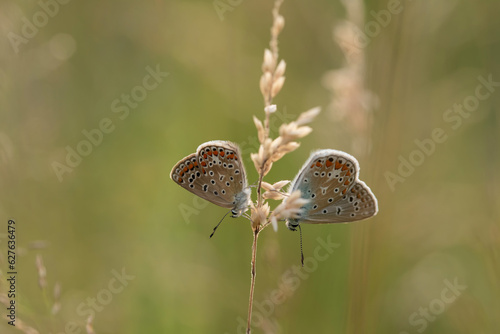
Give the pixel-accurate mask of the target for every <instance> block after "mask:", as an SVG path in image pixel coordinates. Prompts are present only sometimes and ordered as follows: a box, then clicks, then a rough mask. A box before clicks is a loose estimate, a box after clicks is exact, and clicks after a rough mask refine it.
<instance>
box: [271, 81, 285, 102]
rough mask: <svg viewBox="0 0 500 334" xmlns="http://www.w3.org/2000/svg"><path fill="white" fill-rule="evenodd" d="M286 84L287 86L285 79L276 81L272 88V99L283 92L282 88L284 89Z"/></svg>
mask: <svg viewBox="0 0 500 334" xmlns="http://www.w3.org/2000/svg"><path fill="white" fill-rule="evenodd" d="M284 84H285V77H279V78H276V79H275V80H274V82H273V86H272V88H271V97H272V98H273V97H275V96H276V95H278V93H279V92H280V91H281V88H283V85H284Z"/></svg>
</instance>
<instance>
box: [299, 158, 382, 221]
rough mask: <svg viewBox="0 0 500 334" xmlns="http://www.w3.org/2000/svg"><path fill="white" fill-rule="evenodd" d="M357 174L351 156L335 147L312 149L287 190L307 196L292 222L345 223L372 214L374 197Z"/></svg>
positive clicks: (356, 166)
mask: <svg viewBox="0 0 500 334" xmlns="http://www.w3.org/2000/svg"><path fill="white" fill-rule="evenodd" d="M358 174H359V165H358V162H357V160H356V159H355V158H354V157H353V156H351V155H349V154H347V153H344V152H341V151H336V150H320V151H317V152H314V153H313V154H312V155H311V157H310V158H309V159H308V160H307V162H306V163H305V165H304V166H303V167H302V169H301V170H300V172H299V174H298V175H297V176H296V177H295V180H294V181H293V182H292V184H291V189H290V192H292V191H295V190H300V191H301V193H302V197H303V198H307V199H310V202H309V203H308V204H307V205H305V206H304V207H303V209H302V216H301V219H299V220H298V221H297V222H296V223H299V222H300V223H312V224H328V223H347V222H353V221H357V220H361V219H365V218H368V217H371V216H374V215H375V214H376V213H377V210H378V207H377V199H376V198H375V196H374V195H373V193H372V192H371V190H370V188H368V186H367V185H366V184H365V183H364V182H363V181H360V180H358Z"/></svg>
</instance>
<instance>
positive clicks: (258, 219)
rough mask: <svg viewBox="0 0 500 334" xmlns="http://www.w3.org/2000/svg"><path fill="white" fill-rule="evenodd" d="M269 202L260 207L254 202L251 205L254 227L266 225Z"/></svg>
mask: <svg viewBox="0 0 500 334" xmlns="http://www.w3.org/2000/svg"><path fill="white" fill-rule="evenodd" d="M269 210H270V208H269V204H267V203H264V204H263V205H262V206H260V207H255V206H254V205H253V204H252V205H251V207H250V216H251V217H250V218H251V219H252V225H253V226H252V227H253V228H254V229H255V228H256V227H257V226H262V225H266V222H267V216H269Z"/></svg>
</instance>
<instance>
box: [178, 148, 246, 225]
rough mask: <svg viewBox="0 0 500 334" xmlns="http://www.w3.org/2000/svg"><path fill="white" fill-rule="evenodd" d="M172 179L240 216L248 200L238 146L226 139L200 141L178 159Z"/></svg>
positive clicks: (235, 215)
mask: <svg viewBox="0 0 500 334" xmlns="http://www.w3.org/2000/svg"><path fill="white" fill-rule="evenodd" d="M170 177H171V178H172V180H173V181H174V182H175V183H177V184H178V185H180V186H181V187H183V188H184V189H186V190H188V191H190V192H192V193H193V194H195V195H197V196H199V197H201V198H203V199H205V200H207V201H209V202H211V203H213V204H216V205H218V206H221V207H223V208H228V209H231V213H232V216H233V217H239V216H241V215H242V214H243V213H244V212H245V211H246V210H247V209H248V205H249V202H250V189H249V188H248V182H247V179H246V173H245V168H244V166H243V163H242V161H241V154H240V150H239V148H238V146H237V145H236V144H234V143H231V142H228V141H220V140H215V141H209V142H206V143H204V144H201V145H200V146H199V147H198V149H197V150H196V153H192V154H190V155H188V156H187V157H185V158H184V159H182V160H180V161H179V162H178V163H177V164H176V165H175V166H174V167H173V168H172V171H171V172H170Z"/></svg>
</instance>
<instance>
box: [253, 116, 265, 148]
mask: <svg viewBox="0 0 500 334" xmlns="http://www.w3.org/2000/svg"><path fill="white" fill-rule="evenodd" d="M253 122H254V124H255V127H256V128H257V135H258V137H259V142H260V143H261V144H262V143H263V142H264V140H265V139H266V130H264V126H263V125H262V122H261V121H260V120H259V119H258V118H257V117H255V116H253Z"/></svg>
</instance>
